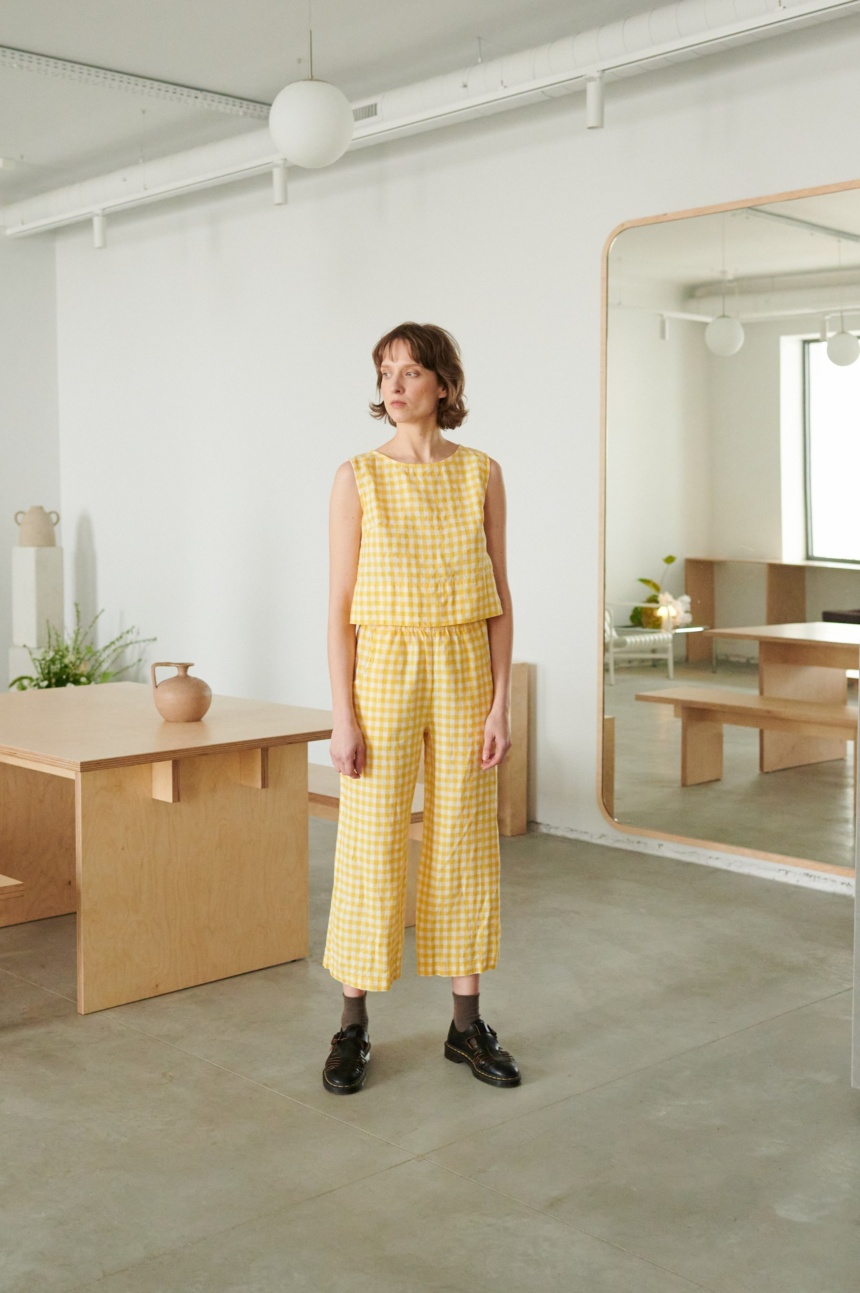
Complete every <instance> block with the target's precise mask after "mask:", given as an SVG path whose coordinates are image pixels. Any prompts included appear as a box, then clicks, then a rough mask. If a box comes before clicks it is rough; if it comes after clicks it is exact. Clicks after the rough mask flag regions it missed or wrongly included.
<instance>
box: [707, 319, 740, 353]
mask: <svg viewBox="0 0 860 1293" xmlns="http://www.w3.org/2000/svg"><path fill="white" fill-rule="evenodd" d="M743 344H744V330H743V325H742V324H741V323H740V322H739V320H738V319H732V318H730V317H729V316H728V315H727V314H721V315H719V316H718V317H717V318H716V319H711V322H710V323H709V324H708V326H707V327H706V328H705V345H706V346H707V347H708V349H709V350H710V351H711V353H712V354H714V355H725V356H728V355H736V354H737V353H738V351H739V350H740V348H741V346H742V345H743Z"/></svg>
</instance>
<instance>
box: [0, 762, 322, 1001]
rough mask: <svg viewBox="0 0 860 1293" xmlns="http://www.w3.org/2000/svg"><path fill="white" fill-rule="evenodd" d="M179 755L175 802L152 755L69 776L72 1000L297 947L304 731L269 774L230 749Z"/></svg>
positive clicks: (185, 981) (123, 995)
mask: <svg viewBox="0 0 860 1293" xmlns="http://www.w3.org/2000/svg"><path fill="white" fill-rule="evenodd" d="M180 766H181V778H180V794H179V799H178V801H176V802H173V803H169V802H164V801H162V800H159V799H154V798H153V779H152V766H151V765H150V764H143V765H139V766H133V767H123V768H111V769H106V770H103V771H94V772H84V773H81V774H80V776H79V778H78V783H77V813H76V816H77V877H78V888H79V894H80V898H79V903H80V905H79V911H78V1010H79V1011H80V1013H81V1014H89V1013H90V1012H91V1011H94V1010H103V1009H105V1008H106V1007H108V1006H116V1005H121V1004H123V1003H124V1002H128V1001H138V1000H140V999H141V998H144V997H153V996H158V995H160V994H161V993H164V992H173V991H176V990H177V989H179V988H187V987H191V986H193V985H194V984H198V983H208V982H210V981H211V980H213V979H221V978H226V977H227V976H229V975H233V974H243V973H245V972H247V971H249V970H257V969H261V968H263V967H264V966H268V965H278V964H280V963H281V962H284V961H293V960H296V959H297V958H298V957H302V956H307V952H308V853H307V847H308V807H307V804H308V788H307V745H304V744H296V745H286V746H276V747H272V748H271V749H270V750H269V757H268V772H267V775H268V786H267V787H266V788H257V787H255V786H249V785H247V784H243V778H244V780H245V781H247V780H248V775H247V760H245V762H244V764H243V761H242V756H241V755H240V754H239V753H238V752H234V753H228V754H210V755H205V756H201V757H195V758H187V759H182V760H181V761H180ZM4 905H5V904H4Z"/></svg>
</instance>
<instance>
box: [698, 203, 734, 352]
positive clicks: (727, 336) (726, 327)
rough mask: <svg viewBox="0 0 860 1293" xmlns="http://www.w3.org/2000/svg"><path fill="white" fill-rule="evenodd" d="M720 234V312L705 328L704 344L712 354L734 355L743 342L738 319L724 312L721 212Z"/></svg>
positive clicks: (724, 291) (724, 255)
mask: <svg viewBox="0 0 860 1293" xmlns="http://www.w3.org/2000/svg"><path fill="white" fill-rule="evenodd" d="M720 231H721V234H722V255H721V266H722V282H723V290H722V299H723V308H722V313H721V314H719V315H718V316H717V318H716V319H711V322H710V323H709V324H708V326H707V327H706V328H705V345H706V346H707V347H708V349H709V350H710V352H711V354H713V355H723V356H726V357H727V356H728V355H736V354H737V353H738V351H739V350H740V348H741V346H742V345H743V344H744V330H743V325H742V324H741V322H740V320H739V319H732V318H730V317H729V315H728V314H726V215H725V212H723V218H722V221H721V224H720Z"/></svg>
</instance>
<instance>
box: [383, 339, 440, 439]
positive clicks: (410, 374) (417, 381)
mask: <svg viewBox="0 0 860 1293" xmlns="http://www.w3.org/2000/svg"><path fill="white" fill-rule="evenodd" d="M379 390H380V394H381V395H382V399H383V403H384V404H385V411H386V413H387V414H388V416H389V417H390V418H391V421H392V422H393V423H394V424H395V426H397V425H399V424H400V423H401V422H422V421H424V420H426V419H427V418H435V416H436V411H437V409H438V407H439V400H440V399H442V398H443V396H444V395H445V393H446V392H445V387H444V386H442V385H440V383H439V378H438V377H437V376H436V374H435V373H434V372H433V371H432V370H431V369H429V368H422V367H421V365H420V364H419V363H416V361H415V360H414V359H413V358H412V352H411V350H410V349H409V347H408V346H407V344H406V342H405V341H395V342H394V343H393V344H392V345H391V347H390V348H389V349H388V350H386V352H385V354H384V355H383V356H382V366H381V368H380V370H379Z"/></svg>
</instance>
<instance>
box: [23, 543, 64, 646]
mask: <svg viewBox="0 0 860 1293" xmlns="http://www.w3.org/2000/svg"><path fill="white" fill-rule="evenodd" d="M49 624H50V625H51V626H52V627H53V628H55V629H57V630H59V631H60V632H62V630H63V549H62V548H13V549H12V641H13V642H14V644H15V646H31V647H44V646H47V645H48V625H49Z"/></svg>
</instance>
